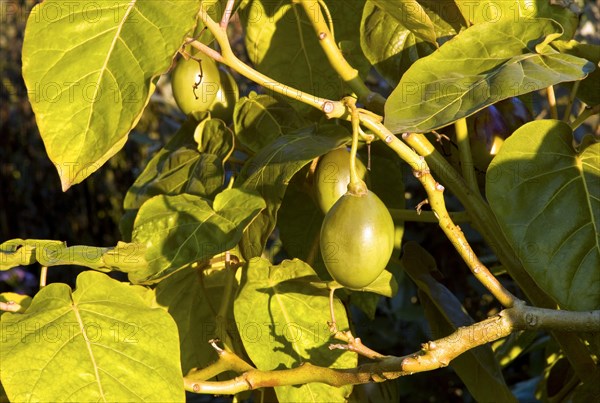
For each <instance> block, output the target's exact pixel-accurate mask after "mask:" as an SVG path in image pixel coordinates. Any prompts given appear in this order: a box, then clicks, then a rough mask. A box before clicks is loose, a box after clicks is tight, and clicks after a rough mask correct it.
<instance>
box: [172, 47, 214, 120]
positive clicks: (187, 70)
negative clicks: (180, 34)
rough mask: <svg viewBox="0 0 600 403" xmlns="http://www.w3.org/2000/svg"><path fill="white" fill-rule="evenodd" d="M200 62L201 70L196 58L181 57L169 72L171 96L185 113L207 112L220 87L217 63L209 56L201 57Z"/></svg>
mask: <svg viewBox="0 0 600 403" xmlns="http://www.w3.org/2000/svg"><path fill="white" fill-rule="evenodd" d="M201 64H202V71H201V70H200V62H198V61H197V60H193V59H188V60H186V59H184V58H181V59H180V60H179V61H178V62H177V65H176V66H175V69H174V70H173V73H172V74H171V86H172V87H173V98H175V102H177V106H179V109H181V111H182V112H183V113H185V114H186V115H189V114H193V113H196V112H207V111H208V110H209V108H210V106H211V105H212V104H213V103H214V101H215V99H216V97H217V93H218V92H219V88H220V87H221V78H220V70H219V68H218V67H217V63H216V62H215V61H214V60H213V59H211V58H209V57H203V58H202V62H201ZM200 73H202V74H200Z"/></svg>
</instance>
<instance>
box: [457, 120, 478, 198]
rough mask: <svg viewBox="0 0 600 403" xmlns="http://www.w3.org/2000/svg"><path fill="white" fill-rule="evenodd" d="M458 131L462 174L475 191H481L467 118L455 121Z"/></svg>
mask: <svg viewBox="0 0 600 403" xmlns="http://www.w3.org/2000/svg"><path fill="white" fill-rule="evenodd" d="M454 129H455V131H456V142H457V143H458V153H459V157H460V168H461V169H462V175H463V177H464V178H465V180H466V181H467V184H468V185H469V187H470V188H471V190H472V191H473V192H479V186H478V185H477V177H476V176H475V166H474V165H473V154H472V153H471V142H470V140H469V129H468V127H467V119H465V118H462V119H458V120H457V121H456V122H454Z"/></svg>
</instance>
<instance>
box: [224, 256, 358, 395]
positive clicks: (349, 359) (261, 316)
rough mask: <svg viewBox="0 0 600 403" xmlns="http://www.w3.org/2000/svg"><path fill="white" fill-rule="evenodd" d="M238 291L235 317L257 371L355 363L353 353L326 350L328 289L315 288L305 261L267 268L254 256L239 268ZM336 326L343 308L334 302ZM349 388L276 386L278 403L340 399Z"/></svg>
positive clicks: (343, 322) (341, 323)
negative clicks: (241, 275) (242, 275)
mask: <svg viewBox="0 0 600 403" xmlns="http://www.w3.org/2000/svg"><path fill="white" fill-rule="evenodd" d="M243 270H244V271H243V273H244V277H243V278H242V284H241V289H240V291H239V293H238V295H237V297H236V299H235V302H234V314H235V321H236V324H237V326H238V330H239V333H240V335H241V337H242V341H243V343H244V347H245V349H246V352H247V353H248V356H249V357H250V358H251V359H252V361H253V362H254V364H255V365H256V366H257V368H258V369H261V370H265V371H268V370H273V369H284V368H292V367H296V366H298V365H300V364H302V363H303V362H310V363H311V364H314V365H320V366H326V367H330V368H352V367H355V366H356V363H357V357H356V354H355V353H352V352H349V351H341V350H330V349H329V342H330V341H331V342H334V341H333V340H332V339H331V332H330V330H329V327H328V325H327V322H328V321H331V318H330V316H329V291H328V289H327V288H325V287H322V286H317V285H315V284H313V283H312V282H318V281H319V278H318V277H317V275H316V274H315V272H314V271H313V270H312V269H311V268H310V266H308V265H307V264H306V263H303V262H301V261H299V260H293V261H289V260H286V261H284V262H283V263H282V264H281V265H279V266H272V265H271V264H270V263H269V262H268V261H267V260H265V259H261V258H255V259H252V260H250V261H249V262H248V263H247V265H246V266H245V267H244V269H243ZM334 304H335V305H334V309H335V318H336V321H337V325H338V328H339V329H340V330H345V329H348V319H347V317H346V311H345V309H344V306H343V305H342V304H341V302H340V301H339V300H338V299H335V303H334ZM351 391H352V386H351V385H348V386H343V387H340V388H336V387H332V386H327V385H325V384H321V383H309V384H305V385H302V386H279V387H276V388H275V392H276V393H277V397H278V398H279V400H280V401H283V402H338V401H342V402H343V401H345V397H347V396H348V395H349V394H350V393H351Z"/></svg>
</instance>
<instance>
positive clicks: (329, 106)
mask: <svg viewBox="0 0 600 403" xmlns="http://www.w3.org/2000/svg"><path fill="white" fill-rule="evenodd" d="M200 18H201V19H202V22H203V23H204V24H205V25H206V26H207V27H208V29H209V30H210V32H211V33H212V34H213V36H214V37H215V39H216V40H217V43H218V44H219V46H220V47H221V54H219V53H218V52H216V51H215V50H214V49H211V48H210V47H208V46H206V45H204V44H203V43H201V42H199V41H196V40H194V39H193V38H187V42H188V43H189V44H190V45H191V46H193V47H194V48H196V49H198V50H200V51H201V52H203V53H205V54H207V55H208V56H210V57H212V58H213V59H215V60H216V61H219V62H221V63H224V64H226V65H227V66H229V67H231V68H232V69H233V70H235V71H237V72H238V73H239V74H241V75H243V76H244V77H246V78H248V79H250V80H252V81H254V82H256V83H258V84H260V85H262V86H263V87H265V88H266V89H268V90H270V91H274V92H277V93H279V94H281V95H284V96H287V97H290V98H293V99H295V100H297V101H300V102H304V103H305V104H307V105H311V106H313V107H315V108H317V109H320V110H321V111H323V113H325V115H326V116H328V117H340V116H343V115H345V114H346V107H345V106H344V105H343V104H342V103H341V102H337V101H330V100H328V99H324V98H320V97H317V96H315V95H311V94H308V93H306V92H303V91H300V90H298V89H295V88H293V87H290V86H287V85H284V84H281V83H280V82H278V81H275V80H273V79H272V78H269V77H267V76H266V75H264V74H262V73H260V72H258V71H256V70H254V69H253V68H251V67H250V66H248V65H247V64H246V63H244V62H242V61H241V60H240V59H238V58H237V57H236V56H235V54H234V53H233V50H232V49H231V45H230V44H229V39H228V38H227V33H226V32H225V30H224V29H222V28H221V27H220V26H219V24H217V23H216V22H215V21H213V19H212V18H211V17H210V16H209V15H208V13H206V11H203V10H201V12H200Z"/></svg>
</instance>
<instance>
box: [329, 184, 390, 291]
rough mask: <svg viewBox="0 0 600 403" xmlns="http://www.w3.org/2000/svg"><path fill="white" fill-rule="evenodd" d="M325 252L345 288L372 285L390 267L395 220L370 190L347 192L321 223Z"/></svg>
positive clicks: (335, 278) (331, 272)
mask: <svg viewBox="0 0 600 403" xmlns="http://www.w3.org/2000/svg"><path fill="white" fill-rule="evenodd" d="M320 246H321V254H322V256H323V260H324V262H325V267H326V268H327V271H328V272H329V274H331V277H333V279H334V280H335V281H337V282H338V283H340V284H341V285H343V286H344V287H348V288H352V289H360V288H363V287H365V286H367V285H369V284H371V283H372V282H373V281H375V279H376V278H377V277H378V276H379V275H380V274H381V272H382V271H383V270H384V269H385V267H386V266H387V264H388V262H389V260H390V257H391V256H392V251H393V249H394V222H393V221H392V217H391V215H390V213H389V211H388V209H387V208H386V207H385V205H384V204H383V202H382V201H381V200H380V199H379V197H377V195H375V194H374V193H373V192H371V191H370V190H369V191H368V192H367V193H366V194H364V195H354V194H352V193H350V192H348V193H346V194H344V195H343V196H342V197H341V198H340V199H339V200H338V201H337V202H336V203H335V204H334V206H333V207H332V208H331V210H330V211H329V213H327V215H326V216H325V219H324V220H323V225H322V226H321V240H320Z"/></svg>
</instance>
